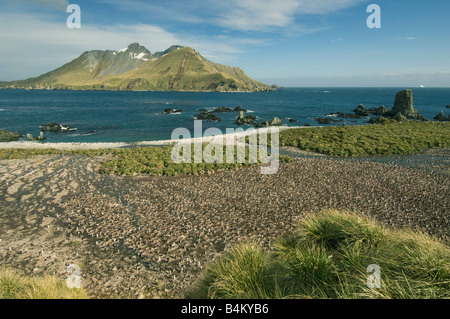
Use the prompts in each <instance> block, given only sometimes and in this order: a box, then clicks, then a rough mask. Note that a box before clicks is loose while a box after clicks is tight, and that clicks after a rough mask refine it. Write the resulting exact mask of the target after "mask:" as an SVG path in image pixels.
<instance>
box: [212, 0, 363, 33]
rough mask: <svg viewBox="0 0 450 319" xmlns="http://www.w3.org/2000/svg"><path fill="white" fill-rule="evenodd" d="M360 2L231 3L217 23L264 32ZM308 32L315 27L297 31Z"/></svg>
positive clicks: (241, 0) (255, 0) (286, 0)
mask: <svg viewBox="0 0 450 319" xmlns="http://www.w3.org/2000/svg"><path fill="white" fill-rule="evenodd" d="M362 1H363V0H314V1H312V0H283V1H273V0H233V1H228V2H227V3H229V8H228V10H227V11H226V12H222V13H221V18H220V19H219V21H220V23H221V24H222V25H224V26H226V27H229V28H233V29H239V30H246V31H257V30H262V31H267V29H269V28H283V27H292V26H294V25H296V26H297V28H298V27H299V24H298V23H297V22H296V20H297V19H298V16H300V15H304V14H326V13H330V12H335V11H339V10H342V9H344V8H347V7H350V6H353V5H355V4H358V3H361V2H362ZM298 29H299V31H301V30H302V29H303V30H304V31H305V32H310V31H311V30H313V29H314V28H308V27H303V28H298Z"/></svg>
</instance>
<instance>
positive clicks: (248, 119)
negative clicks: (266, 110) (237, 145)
mask: <svg viewBox="0 0 450 319" xmlns="http://www.w3.org/2000/svg"><path fill="white" fill-rule="evenodd" d="M255 121H256V116H253V115H248V114H247V115H244V111H240V112H239V115H238V117H237V119H236V124H237V125H244V124H248V125H255Z"/></svg>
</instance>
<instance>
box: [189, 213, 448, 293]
mask: <svg viewBox="0 0 450 319" xmlns="http://www.w3.org/2000/svg"><path fill="white" fill-rule="evenodd" d="M370 265H378V266H379V267H380V269H381V272H380V281H381V286H380V287H379V288H370V287H369V285H368V278H369V276H371V274H372V272H368V267H369V266H370ZM449 271H450V249H449V247H448V246H446V245H445V244H444V243H441V242H439V241H436V240H434V239H433V238H431V237H430V236H428V235H425V234H422V233H419V232H413V231H411V230H390V229H386V228H384V227H382V226H381V225H379V224H378V223H377V222H376V221H374V220H373V219H371V218H368V217H364V216H360V215H357V214H354V213H349V212H340V211H336V210H329V211H325V212H322V213H319V214H311V215H308V216H306V217H305V218H303V219H302V221H301V222H300V223H299V225H298V227H297V230H296V232H295V233H293V234H291V235H288V236H284V237H282V238H279V239H277V240H276V241H275V242H274V244H273V247H272V249H271V250H263V249H262V248H261V247H258V246H257V245H255V244H239V245H238V246H237V247H236V248H233V249H231V250H230V251H228V252H227V253H225V255H223V256H222V257H221V258H218V259H217V260H216V261H214V262H213V263H212V264H211V265H210V266H209V267H208V269H207V270H206V271H205V273H204V274H203V277H202V280H201V281H200V282H199V284H198V285H197V286H196V287H195V288H193V289H192V290H190V291H189V292H188V293H187V297H188V298H230V299H233V298H255V299H266V298H315V299H316V298H332V299H342V298H343V299H355V298H356V299H366V298H383V299H384V298H388V299H391V298H395V299H397V298H406V299H417V298H421V299H422V298H423V299H428V298H433V299H435V298H449V297H450V272H449Z"/></svg>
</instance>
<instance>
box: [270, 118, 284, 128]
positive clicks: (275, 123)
mask: <svg viewBox="0 0 450 319" xmlns="http://www.w3.org/2000/svg"><path fill="white" fill-rule="evenodd" d="M269 125H270V126H280V125H283V122H282V121H281V120H280V119H279V118H278V117H274V118H273V119H272V120H271V121H270V122H269Z"/></svg>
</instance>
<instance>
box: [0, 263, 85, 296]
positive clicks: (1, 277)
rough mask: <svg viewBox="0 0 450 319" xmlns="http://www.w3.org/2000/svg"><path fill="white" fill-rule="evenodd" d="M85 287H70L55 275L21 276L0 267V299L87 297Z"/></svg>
mask: <svg viewBox="0 0 450 319" xmlns="http://www.w3.org/2000/svg"><path fill="white" fill-rule="evenodd" d="M88 298H89V296H88V294H87V292H86V290H85V289H83V288H80V289H70V288H69V287H68V286H67V284H66V283H65V282H64V281H63V280H60V279H58V278H56V277H53V276H45V277H23V276H19V275H18V274H17V273H16V272H15V271H13V270H9V269H3V268H0V299H88Z"/></svg>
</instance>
